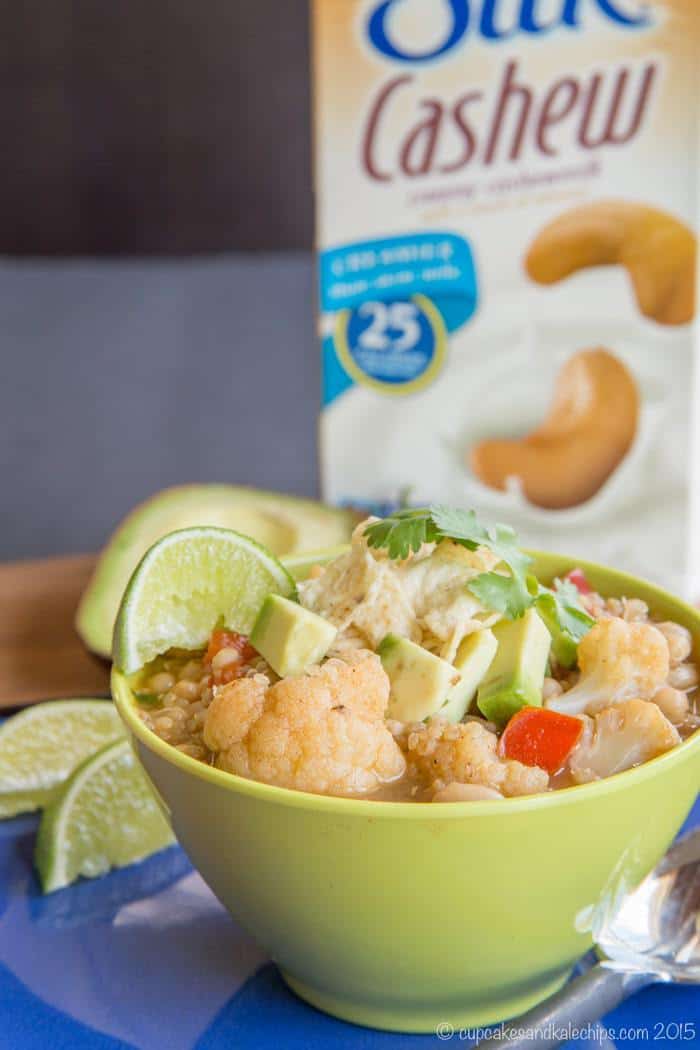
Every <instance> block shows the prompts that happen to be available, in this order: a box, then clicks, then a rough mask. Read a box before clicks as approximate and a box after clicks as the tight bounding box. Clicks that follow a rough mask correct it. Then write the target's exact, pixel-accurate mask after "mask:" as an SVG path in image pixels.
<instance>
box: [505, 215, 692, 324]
mask: <svg viewBox="0 0 700 1050" xmlns="http://www.w3.org/2000/svg"><path fill="white" fill-rule="evenodd" d="M695 259H696V238H695V236H694V234H693V233H692V231H691V230H689V229H688V227H687V226H685V225H684V224H683V223H682V222H680V221H679V220H678V219H676V218H675V217H674V216H673V215H669V214H668V213H667V212H664V211H659V210H658V209H657V208H650V207H647V206H646V205H644V204H634V203H632V202H628V201H616V200H609V201H594V202H592V203H590V204H584V205H582V206H581V207H579V208H573V209H572V210H571V211H567V212H564V213H563V214H562V215H560V216H558V217H557V218H556V219H554V220H553V221H552V222H550V223H549V224H548V225H547V226H545V227H544V228H543V229H542V230H541V231H540V233H539V234H538V235H537V237H536V238H535V240H534V241H533V243H532V244H531V246H530V249H529V251H528V253H527V256H526V258H525V269H526V270H527V273H528V275H529V276H530V277H531V278H532V280H533V281H536V282H537V283H538V284H555V283H556V282H557V281H561V280H562V279H563V278H565V277H569V276H570V275H571V274H573V273H576V272H577V271H578V270H582V269H586V268H587V267H589V266H612V265H620V266H624V267H625V269H626V270H627V272H628V274H629V276H630V280H631V281H632V287H633V289H634V295H635V298H636V300H637V305H638V306H639V309H640V311H641V312H642V313H643V314H644V316H645V317H649V318H650V319H651V320H653V321H656V322H658V324H663V325H680V324H687V323H688V322H689V321H692V319H693V316H694V314H695Z"/></svg>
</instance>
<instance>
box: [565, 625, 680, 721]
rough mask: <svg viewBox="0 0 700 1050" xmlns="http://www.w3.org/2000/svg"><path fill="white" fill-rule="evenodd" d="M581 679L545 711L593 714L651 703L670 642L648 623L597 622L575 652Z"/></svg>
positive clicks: (665, 669)
mask: <svg viewBox="0 0 700 1050" xmlns="http://www.w3.org/2000/svg"><path fill="white" fill-rule="evenodd" d="M578 663H579V667H580V669H581V674H580V677H579V680H578V682H577V683H576V685H575V686H574V687H573V689H569V690H568V691H567V692H565V693H563V694H562V695H561V696H555V697H552V698H550V699H549V700H546V701H545V707H549V708H551V709H552V710H553V711H561V713H562V714H565V715H582V714H584V713H586V714H593V713H594V712H596V711H600V710H602V708H604V707H609V706H610V704H617V703H620V702H622V701H624V700H630V699H633V698H641V699H642V700H649V699H651V697H652V696H653V695H654V693H655V692H656V690H657V689H658V688H659V687H660V686H661V685H663V683H664V682H665V681H666V678H667V676H668V671H669V654H668V643H667V642H666V639H665V638H664V636H663V634H662V633H661V631H659V630H658V629H657V628H656V627H652V625H651V624H649V623H628V622H626V621H625V620H620V619H618V618H616V617H611V618H610V619H607V620H599V621H598V623H596V625H595V626H594V627H592V628H591V630H590V631H589V632H588V634H587V635H585V637H584V638H583V639H582V640H581V642H580V643H579V647H578Z"/></svg>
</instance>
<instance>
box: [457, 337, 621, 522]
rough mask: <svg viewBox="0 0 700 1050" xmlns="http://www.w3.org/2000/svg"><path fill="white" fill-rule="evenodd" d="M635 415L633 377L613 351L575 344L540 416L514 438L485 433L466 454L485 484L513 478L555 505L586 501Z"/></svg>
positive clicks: (537, 500) (613, 461)
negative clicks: (541, 419) (534, 425)
mask: <svg viewBox="0 0 700 1050" xmlns="http://www.w3.org/2000/svg"><path fill="white" fill-rule="evenodd" d="M638 415H639V394H638V390H637V384H636V382H635V380H634V378H633V376H632V375H631V373H630V372H629V370H628V369H627V367H626V366H625V365H624V364H623V363H622V361H620V360H619V358H617V357H616V356H615V355H614V354H611V353H610V352H609V351H608V350H604V349H601V348H598V349H595V350H581V351H580V352H579V353H576V354H574V355H573V356H572V357H570V358H569V360H568V361H567V362H566V364H565V365H564V367H563V368H562V369H561V371H560V373H559V375H558V376H557V380H556V385H555V390H554V398H553V401H552V404H551V407H550V409H549V414H548V415H547V418H546V419H545V420H544V422H543V423H542V424H541V425H540V426H539V427H537V429H536V430H533V431H532V432H531V433H530V434H527V435H526V436H525V437H523V438H520V439H519V440H488V441H482V442H480V443H479V444H478V445H475V446H474V448H473V449H472V450H471V452H470V454H469V459H470V463H471V467H472V470H473V471H474V473H475V474H476V475H477V477H478V478H480V480H481V481H483V482H484V484H486V485H488V486H489V487H490V488H494V489H501V490H505V489H506V488H507V484H508V479H509V478H518V479H519V480H520V484H521V486H522V490H523V493H524V495H525V497H526V498H527V499H528V500H529V501H530V503H533V504H535V505H537V506H539V507H545V508H548V509H551V510H562V509H564V508H567V507H575V506H577V505H578V504H580V503H585V501H586V500H588V499H590V498H591V497H592V496H594V495H595V493H596V492H597V491H598V490H599V489H600V487H601V486H602V485H603V483H604V482H605V481H606V480H607V478H609V477H610V475H611V474H612V473H613V471H614V470H615V468H616V467H617V466H618V465H619V463H620V462H621V460H622V459H623V457H624V456H625V454H626V453H627V451H628V450H629V448H630V446H631V444H632V442H633V440H634V437H635V434H636V431H637V420H638Z"/></svg>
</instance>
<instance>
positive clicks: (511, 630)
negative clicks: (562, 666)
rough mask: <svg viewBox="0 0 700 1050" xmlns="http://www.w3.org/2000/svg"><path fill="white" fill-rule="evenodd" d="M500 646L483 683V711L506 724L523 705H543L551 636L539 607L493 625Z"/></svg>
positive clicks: (480, 700) (480, 702) (479, 699)
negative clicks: (543, 687)
mask: <svg viewBox="0 0 700 1050" xmlns="http://www.w3.org/2000/svg"><path fill="white" fill-rule="evenodd" d="M493 633H494V635H495V636H496V641H497V643H498V649H497V650H496V655H495V657H494V658H493V663H492V664H491V666H490V668H489V670H488V673H487V675H486V677H485V678H484V680H483V682H482V683H481V685H480V687H479V693H478V696H477V701H476V702H477V706H478V708H479V710H480V711H481V713H482V715H484V716H485V717H486V718H488V719H489V720H490V721H491V722H495V723H496V724H497V725H505V723H506V722H507V721H508V719H509V718H511V717H512V716H513V715H514V714H515V713H516V711H519V710H520V708H521V707H541V706H542V685H543V683H544V676H545V670H546V667H547V658H548V657H549V649H550V645H551V641H552V639H551V636H550V633H549V631H548V630H547V627H546V626H545V624H544V622H543V621H542V619H541V618H540V616H539V615H538V614H537V612H536V610H535V609H532V608H531V609H528V610H527V612H526V613H525V614H524V615H523V616H521V617H520V618H519V619H517V620H501V622H500V623H498V624H496V626H495V627H494V628H493Z"/></svg>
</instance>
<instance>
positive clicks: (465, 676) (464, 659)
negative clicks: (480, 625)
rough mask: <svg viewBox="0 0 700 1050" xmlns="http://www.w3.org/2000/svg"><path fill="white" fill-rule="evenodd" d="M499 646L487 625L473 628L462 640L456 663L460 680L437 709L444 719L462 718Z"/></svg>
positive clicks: (453, 720) (458, 720)
mask: <svg viewBox="0 0 700 1050" xmlns="http://www.w3.org/2000/svg"><path fill="white" fill-rule="evenodd" d="M497 649H498V642H497V641H496V636H495V634H494V633H493V631H490V630H489V629H488V628H484V629H483V630H481V631H474V633H473V634H468V635H467V637H466V638H465V639H464V640H463V641H462V643H461V644H460V647H459V649H458V650H457V656H456V657H455V663H454V665H455V667H456V669H457V670H458V671H459V675H460V680H459V682H457V684H456V685H453V686H452V688H451V689H450V691H449V693H448V694H447V699H446V700H445V702H444V703H443V705H442V707H441V708H440V710H439V711H438V712H437V713H438V714H439V715H440V716H441V717H442V718H447V719H448V721H450V722H461V721H462V719H463V718H464V716H465V714H466V712H467V710H468V709H469V705H470V704H471V702H472V700H473V699H474V697H475V696H476V691H477V688H478V686H479V683H480V682H481V680H482V679H483V677H484V675H485V674H486V672H487V671H488V669H489V667H490V666H491V663H492V661H493V658H494V656H495V655H496V650H497Z"/></svg>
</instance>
